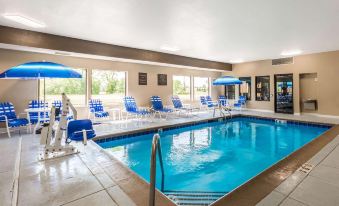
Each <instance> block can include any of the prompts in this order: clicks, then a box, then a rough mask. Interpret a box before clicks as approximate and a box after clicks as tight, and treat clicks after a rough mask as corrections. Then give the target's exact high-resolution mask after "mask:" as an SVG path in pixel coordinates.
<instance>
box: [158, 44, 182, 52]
mask: <svg viewBox="0 0 339 206" xmlns="http://www.w3.org/2000/svg"><path fill="white" fill-rule="evenodd" d="M161 49H162V50H166V51H171V52H175V51H179V48H178V47H173V46H168V45H164V46H162V47H161Z"/></svg>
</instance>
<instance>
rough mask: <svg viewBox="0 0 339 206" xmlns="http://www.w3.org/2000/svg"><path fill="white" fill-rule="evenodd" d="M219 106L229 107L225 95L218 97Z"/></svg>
mask: <svg viewBox="0 0 339 206" xmlns="http://www.w3.org/2000/svg"><path fill="white" fill-rule="evenodd" d="M219 105H220V106H222V107H226V106H229V105H228V100H227V98H226V97H225V95H220V96H219Z"/></svg>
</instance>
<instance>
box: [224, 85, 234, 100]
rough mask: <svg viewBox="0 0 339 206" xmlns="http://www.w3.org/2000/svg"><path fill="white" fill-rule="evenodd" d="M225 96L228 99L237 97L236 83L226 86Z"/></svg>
mask: <svg viewBox="0 0 339 206" xmlns="http://www.w3.org/2000/svg"><path fill="white" fill-rule="evenodd" d="M225 96H226V98H227V99H235V86H234V85H227V86H225Z"/></svg>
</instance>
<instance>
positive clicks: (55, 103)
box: [52, 100, 74, 121]
mask: <svg viewBox="0 0 339 206" xmlns="http://www.w3.org/2000/svg"><path fill="white" fill-rule="evenodd" d="M52 106H54V107H55V109H56V110H58V112H59V115H56V117H55V120H57V121H59V120H60V116H61V113H60V112H61V110H62V101H60V100H54V101H53V102H52ZM70 112H71V111H70ZM73 118H74V117H73V115H72V114H71V113H69V114H68V116H67V120H72V119H73Z"/></svg>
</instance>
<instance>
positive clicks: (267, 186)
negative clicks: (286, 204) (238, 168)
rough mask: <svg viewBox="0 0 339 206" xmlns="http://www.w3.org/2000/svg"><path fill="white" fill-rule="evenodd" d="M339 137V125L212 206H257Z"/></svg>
mask: <svg viewBox="0 0 339 206" xmlns="http://www.w3.org/2000/svg"><path fill="white" fill-rule="evenodd" d="M338 135H339V125H334V126H333V127H332V128H330V129H329V130H327V131H326V132H324V133H323V134H322V135H320V136H319V137H317V138H315V139H314V140H312V141H311V142H309V143H307V144H306V145H304V146H303V147H301V148H299V149H298V150H296V151H294V152H292V153H291V154H290V155H288V156H287V157H285V158H284V159H282V160H280V161H279V162H277V163H276V164H274V165H272V166H271V167H269V168H267V169H266V170H264V171H263V172H261V173H260V174H258V175H257V176H255V177H253V178H252V179H250V180H248V181H247V182H246V183H244V184H243V185H241V186H239V187H237V188H236V189H234V190H233V191H231V192H230V193H228V194H226V195H225V196H223V197H222V198H220V199H219V200H217V201H216V202H214V203H212V204H211V206H228V205H237V206H242V205H244V206H247V205H256V204H257V203H259V202H260V201H261V200H262V199H263V198H265V197H266V196H267V195H268V194H270V193H271V192H272V191H273V190H274V189H275V188H276V187H278V186H279V185H280V184H281V183H282V182H283V181H285V180H286V179H287V178H288V177H289V176H290V175H291V174H293V173H294V172H295V171H296V170H297V169H298V168H299V167H301V166H302V165H303V164H304V163H306V162H307V161H308V160H310V159H311V158H312V157H313V156H314V155H316V154H317V153H318V152H320V151H321V149H322V148H324V147H325V146H326V145H327V144H328V143H330V142H331V141H333V140H334V139H335V138H336V137H337V136H338Z"/></svg>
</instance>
